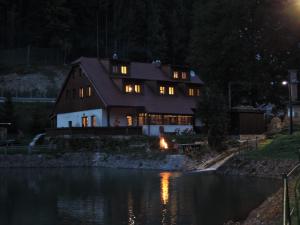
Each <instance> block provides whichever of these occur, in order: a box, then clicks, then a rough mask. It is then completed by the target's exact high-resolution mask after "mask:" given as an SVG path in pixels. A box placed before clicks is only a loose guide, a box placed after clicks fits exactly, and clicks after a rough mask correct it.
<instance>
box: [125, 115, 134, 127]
mask: <svg viewBox="0 0 300 225" xmlns="http://www.w3.org/2000/svg"><path fill="white" fill-rule="evenodd" d="M126 119H127V126H129V127H131V126H132V125H133V119H132V116H126Z"/></svg>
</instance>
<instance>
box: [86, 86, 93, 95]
mask: <svg viewBox="0 0 300 225" xmlns="http://www.w3.org/2000/svg"><path fill="white" fill-rule="evenodd" d="M87 92H88V97H91V96H92V88H91V86H88V89H87Z"/></svg>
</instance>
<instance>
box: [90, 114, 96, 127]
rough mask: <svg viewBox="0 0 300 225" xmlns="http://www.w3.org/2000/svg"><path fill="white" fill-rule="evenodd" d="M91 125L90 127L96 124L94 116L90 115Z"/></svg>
mask: <svg viewBox="0 0 300 225" xmlns="http://www.w3.org/2000/svg"><path fill="white" fill-rule="evenodd" d="M91 125H92V127H96V126H97V119H96V116H91Z"/></svg>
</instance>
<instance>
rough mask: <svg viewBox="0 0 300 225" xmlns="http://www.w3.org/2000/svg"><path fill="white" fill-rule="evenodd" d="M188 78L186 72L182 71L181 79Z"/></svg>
mask: <svg viewBox="0 0 300 225" xmlns="http://www.w3.org/2000/svg"><path fill="white" fill-rule="evenodd" d="M186 78H187V74H186V72H182V73H181V79H182V80H186Z"/></svg>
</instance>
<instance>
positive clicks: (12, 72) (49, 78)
mask: <svg viewBox="0 0 300 225" xmlns="http://www.w3.org/2000/svg"><path fill="white" fill-rule="evenodd" d="M69 69H70V67H69V66H43V67H41V66H39V67H37V66H30V67H26V66H18V67H13V68H5V69H3V68H2V69H0V96H3V95H5V94H6V93H8V92H10V93H11V95H12V96H18V97H31V96H32V97H56V95H57V93H58V92H59V90H60V88H61V85H62V83H63V81H64V79H65V77H66V75H67V73H68V71H69Z"/></svg>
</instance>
